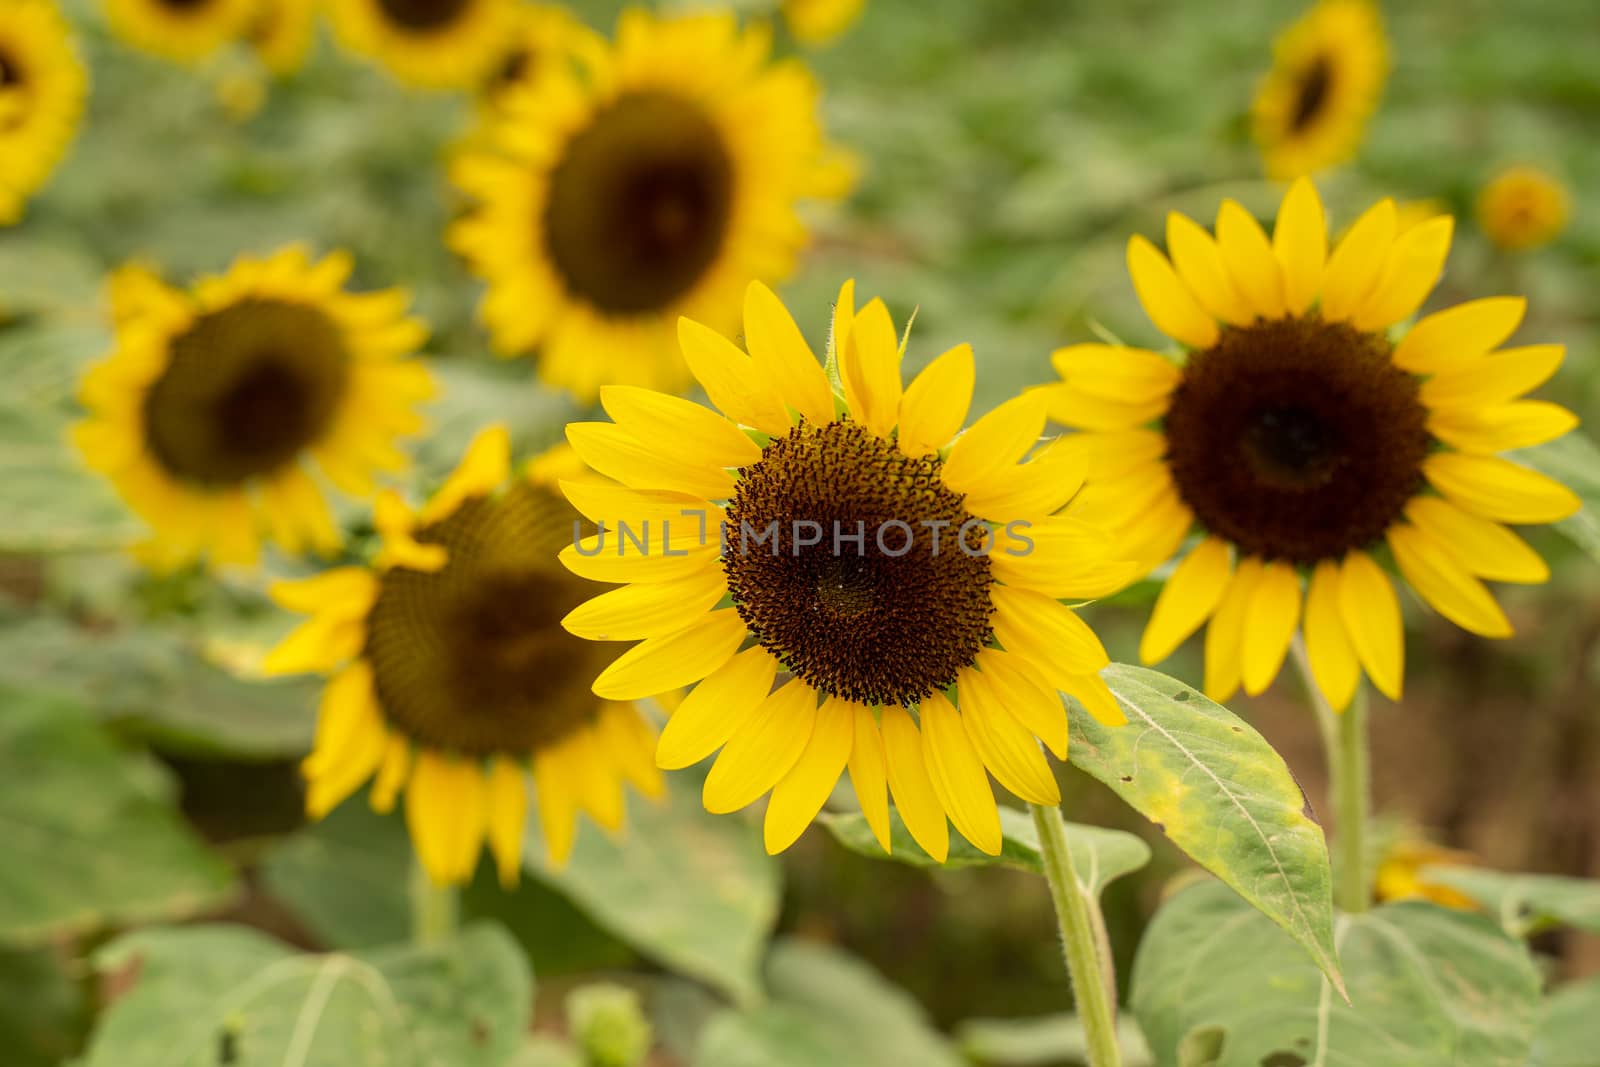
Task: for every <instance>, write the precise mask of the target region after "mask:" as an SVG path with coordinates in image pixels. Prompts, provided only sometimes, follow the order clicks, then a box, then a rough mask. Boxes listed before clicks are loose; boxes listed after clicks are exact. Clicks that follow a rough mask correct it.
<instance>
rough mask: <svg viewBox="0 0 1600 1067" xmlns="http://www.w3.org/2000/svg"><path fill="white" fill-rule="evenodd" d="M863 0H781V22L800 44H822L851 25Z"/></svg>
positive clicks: (862, 7)
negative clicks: (783, 22) (785, 23)
mask: <svg viewBox="0 0 1600 1067" xmlns="http://www.w3.org/2000/svg"><path fill="white" fill-rule="evenodd" d="M866 6H867V0H783V19H784V21H785V22H787V23H788V24H789V32H790V33H792V34H794V39H795V40H797V41H799V42H801V43H802V44H809V45H822V44H827V43H828V42H829V41H832V40H833V39H834V38H835V37H838V36H839V35H840V34H842V33H843V32H844V31H845V30H848V29H849V28H850V27H851V26H852V25H854V23H855V21H856V19H858V18H860V17H861V12H862V11H863V10H865V9H866Z"/></svg>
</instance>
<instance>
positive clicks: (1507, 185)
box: [1478, 165, 1570, 252]
mask: <svg viewBox="0 0 1600 1067" xmlns="http://www.w3.org/2000/svg"><path fill="white" fill-rule="evenodd" d="M1569 210H1570V203H1569V197H1568V195H1567V188H1566V186H1564V185H1562V184H1561V182H1559V181H1557V180H1556V178H1555V177H1554V176H1553V175H1551V174H1549V173H1547V172H1545V171H1543V170H1540V169H1539V168H1538V167H1530V166H1526V165H1524V166H1518V167H1511V168H1508V169H1507V170H1504V171H1502V172H1500V173H1499V174H1498V175H1496V176H1495V178H1494V180H1493V181H1491V182H1489V184H1488V185H1485V186H1484V187H1483V192H1482V193H1480V194H1479V195H1478V225H1479V226H1481V227H1482V228H1483V232H1484V233H1485V234H1486V235H1488V238H1489V240H1491V241H1493V242H1494V243H1495V244H1496V245H1498V246H1500V247H1501V248H1504V249H1506V250H1508V251H1512V252H1521V251H1525V250H1526V249H1529V248H1537V247H1539V246H1540V245H1543V244H1549V243H1550V242H1551V241H1553V240H1555V238H1556V236H1557V235H1558V234H1559V233H1560V232H1561V230H1562V228H1563V227H1564V226H1566V224H1567V215H1568V212H1569Z"/></svg>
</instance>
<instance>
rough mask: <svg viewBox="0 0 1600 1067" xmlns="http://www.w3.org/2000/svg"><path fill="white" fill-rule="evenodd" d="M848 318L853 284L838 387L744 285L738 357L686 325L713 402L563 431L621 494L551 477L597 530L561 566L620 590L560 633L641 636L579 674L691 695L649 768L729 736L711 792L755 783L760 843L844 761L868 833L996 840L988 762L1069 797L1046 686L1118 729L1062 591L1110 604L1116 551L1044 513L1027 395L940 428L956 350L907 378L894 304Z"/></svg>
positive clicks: (804, 815) (615, 392) (1051, 489)
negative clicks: (955, 833)
mask: <svg viewBox="0 0 1600 1067" xmlns="http://www.w3.org/2000/svg"><path fill="white" fill-rule="evenodd" d="M854 309H855V304H854V290H853V286H852V285H851V284H850V283H846V285H845V286H844V290H843V291H842V292H841V293H840V294H839V303H838V306H837V308H836V310H835V316H834V320H833V331H832V341H831V345H830V348H831V350H832V352H834V353H836V354H837V357H838V359H837V367H838V371H839V379H840V381H841V388H842V393H843V396H842V397H839V396H836V395H835V390H834V387H833V385H832V384H830V381H829V378H828V375H827V374H826V372H825V371H824V369H823V367H822V365H821V364H819V363H818V362H817V359H816V357H815V356H814V355H813V354H812V352H811V349H810V348H809V347H808V346H807V344H806V342H805V339H804V338H803V337H802V336H801V333H800V331H799V329H798V328H797V327H796V326H795V323H794V320H793V319H792V318H790V316H789V313H788V311H787V310H785V308H784V306H783V305H782V304H781V303H780V302H779V300H778V298H777V297H776V296H774V295H773V293H772V291H771V290H769V289H767V288H766V287H765V286H763V285H761V284H760V283H752V284H751V285H750V287H749V290H748V293H747V296H746V299H745V309H744V337H745V340H746V344H747V345H748V347H749V355H746V353H745V352H744V351H743V350H741V349H739V348H738V347H736V346H735V345H734V344H733V343H732V342H730V341H728V340H725V339H724V338H723V337H722V336H721V335H720V334H718V333H716V332H715V331H713V330H711V329H709V328H707V327H705V326H703V325H700V324H699V323H696V322H693V321H691V320H688V319H685V320H683V322H682V324H681V327H680V334H681V340H682V345H683V354H684V357H685V358H686V359H687V361H688V364H689V368H690V370H691V371H692V372H693V374H694V376H695V378H696V379H698V381H699V382H700V384H701V385H702V386H703V387H704V388H705V390H706V393H707V394H708V395H709V396H710V398H711V402H712V403H714V404H715V405H716V406H717V407H718V408H719V409H721V414H718V413H717V412H716V411H712V410H709V409H708V408H706V407H703V406H701V405H699V404H696V403H692V402H690V401H688V400H681V399H677V398H675V397H671V396H667V395H665V394H662V393H657V392H652V391H650V390H646V389H641V388H638V387H633V386H608V387H606V388H605V389H602V390H601V393H600V401H601V403H602V404H603V405H604V407H605V410H606V411H607V413H608V414H610V416H611V417H612V419H614V420H615V421H614V422H592V423H574V424H572V425H569V426H568V427H567V437H568V440H569V441H571V443H572V445H573V447H574V448H575V449H576V450H577V452H578V454H579V456H581V457H582V458H583V459H584V460H585V461H587V462H588V464H589V465H590V466H591V467H592V468H593V469H594V470H595V471H597V472H599V473H600V474H602V475H605V476H606V477H609V478H612V479H615V480H616V482H618V483H620V484H618V485H614V486H597V485H592V484H579V483H574V482H567V483H563V488H564V489H565V490H566V492H567V498H568V499H569V500H571V501H572V502H573V504H574V505H575V506H576V507H577V509H578V510H579V511H580V512H582V513H583V514H584V515H585V516H586V517H588V518H589V519H591V520H593V521H595V522H596V523H599V524H601V532H600V533H599V534H596V535H594V536H591V537H589V538H587V539H585V540H583V541H581V542H579V543H577V544H574V545H571V546H569V547H568V548H566V549H565V550H564V551H563V552H562V554H561V558H562V561H563V562H564V563H566V565H567V566H568V567H569V568H570V569H572V571H573V572H574V573H576V574H580V575H582V576H584V577H586V578H592V579H595V580H597V581H603V582H613V583H627V584H625V585H624V586H623V588H620V589H616V590H613V591H611V592H608V593H606V594H604V595H603V596H600V597H597V598H595V599H594V600H591V601H589V602H588V603H586V604H584V605H583V606H582V607H580V608H578V609H577V610H575V611H573V612H572V613H571V614H570V615H568V616H567V617H566V619H565V620H564V625H565V626H566V627H567V629H569V630H571V631H572V632H573V633H575V634H577V635H579V636H580V637H587V638H590V639H593V640H596V641H638V642H639V643H638V644H636V645H634V646H633V647H632V648H631V649H629V650H628V651H626V652H624V653H623V654H622V656H621V657H620V658H618V659H616V661H615V662H613V663H612V664H611V665H610V666H609V667H607V668H606V670H605V671H604V672H603V673H602V674H601V675H600V676H599V678H598V679H597V680H596V681H595V683H594V691H595V692H596V693H597V694H599V695H600V696H602V697H606V698H609V699H613V700H627V699H632V698H634V697H638V696H642V695H645V694H647V693H654V692H660V691H663V690H668V689H673V688H676V687H681V686H688V685H694V686H695V688H694V689H693V691H692V692H690V693H689V694H688V695H687V696H686V697H685V698H684V700H683V702H682V704H681V705H679V707H678V708H677V709H676V710H675V711H674V712H673V714H672V717H671V719H670V720H669V721H668V722H667V725H666V728H665V730H664V731H663V732H662V735H661V742H660V745H659V747H658V748H657V750H656V761H657V763H658V764H660V765H661V766H662V767H664V768H668V769H674V768H680V767H686V766H688V765H690V764H692V763H696V762H698V761H699V760H702V759H704V758H706V757H707V756H709V755H711V754H712V753H713V752H716V751H717V750H718V749H721V754H720V755H719V756H718V757H717V760H716V762H715V763H714V764H713V765H712V767H711V771H710V774H709V775H708V777H707V778H706V782H705V790H704V799H705V805H706V808H707V809H708V810H710V811H713V812H719V813H720V812H731V811H735V810H737V809H740V808H743V807H745V806H746V805H748V804H751V803H753V802H754V801H756V800H757V799H759V798H760V797H761V796H762V795H763V794H765V793H767V792H769V791H770V792H771V794H772V798H771V801H770V803H769V804H768V806H767V813H766V844H767V848H768V850H769V851H772V852H777V851H780V850H782V849H784V848H787V847H788V846H789V844H790V843H791V842H793V841H794V840H795V838H797V837H798V836H799V835H800V833H801V832H802V831H803V830H804V829H805V827H806V826H807V824H809V823H810V821H811V819H812V818H813V817H814V816H815V815H816V813H817V811H818V810H819V809H820V808H821V807H822V804H823V801H824V800H825V799H826V798H827V797H828V795H829V793H830V792H831V790H832V789H833V786H834V784H835V782H836V781H837V780H838V778H839V776H840V774H841V772H843V771H844V769H845V768H846V767H848V768H849V771H850V777H851V781H852V782H853V784H854V786H855V790H856V796H857V798H858V799H859V801H860V804H861V810H862V811H863V812H864V813H865V815H866V818H867V820H868V822H869V824H870V825H871V827H872V829H873V832H874V833H875V834H876V835H877V838H878V840H879V841H880V842H881V843H882V844H883V846H884V848H885V849H887V848H888V847H889V837H888V832H889V821H888V819H889V814H888V812H889V809H888V796H889V795H890V794H892V795H893V797H894V800H895V803H896V805H897V806H898V808H899V810H900V814H901V817H902V818H903V819H904V821H905V824H906V826H907V827H908V828H909V829H910V831H911V833H912V835H913V836H914V838H915V839H916V840H917V842H918V843H919V844H920V845H921V846H922V847H923V848H924V849H925V850H927V852H928V853H929V855H931V856H933V857H934V858H935V859H939V860H943V858H944V857H945V856H946V854H947V850H948V846H949V839H948V836H947V834H948V831H947V827H946V822H945V818H946V816H947V815H948V816H949V818H950V820H951V821H952V822H954V823H955V825H956V828H957V829H958V830H959V831H960V832H961V833H962V834H963V835H964V836H965V837H967V839H968V840H970V841H971V842H972V843H973V844H974V845H976V846H977V847H978V848H980V849H983V850H984V851H985V852H989V853H996V852H998V851H999V849H1000V823H999V817H998V814H997V809H996V806H995V799H994V795H993V793H992V792H991V791H990V786H989V781H988V778H987V776H986V775H985V768H987V770H988V771H989V772H990V773H992V774H993V775H994V776H995V778H996V779H997V780H998V781H999V782H1000V783H1001V784H1002V785H1004V786H1005V787H1006V788H1007V789H1009V790H1011V791H1012V792H1013V793H1015V794H1016V795H1017V796H1019V797H1021V798H1023V799H1024V800H1028V801H1031V802H1034V803H1038V804H1058V803H1060V794H1059V793H1058V791H1057V788H1056V781H1055V777H1054V775H1053V773H1052V772H1051V769H1050V766H1049V764H1048V763H1047V762H1046V760H1045V757H1044V754H1043V753H1042V752H1041V751H1040V748H1039V745H1038V741H1043V742H1044V744H1045V746H1046V747H1047V748H1049V750H1050V751H1051V752H1053V753H1055V755H1056V756H1058V757H1060V756H1063V755H1064V754H1065V752H1066V747H1067V717H1066V713H1065V710H1064V708H1063V706H1062V702H1061V697H1060V695H1059V693H1058V692H1057V691H1058V690H1064V691H1066V692H1068V693H1070V694H1072V695H1073V696H1075V697H1077V698H1078V699H1079V700H1080V701H1082V702H1083V703H1084V705H1085V706H1086V707H1087V708H1088V709H1089V710H1090V711H1091V712H1092V713H1093V714H1095V715H1096V716H1097V717H1099V718H1101V719H1103V720H1105V721H1107V722H1111V723H1120V722H1122V721H1123V714H1122V711H1121V709H1120V707H1119V706H1118V704H1117V701H1116V699H1115V698H1114V697H1113V696H1112V695H1111V692H1110V690H1109V689H1107V687H1106V685H1105V683H1104V682H1103V681H1102V680H1101V679H1100V677H1099V671H1100V670H1101V668H1103V667H1104V666H1105V665H1106V663H1107V659H1106V654H1105V651H1104V649H1103V648H1102V647H1101V644H1100V641H1099V639H1098V638H1097V637H1096V636H1095V634H1094V633H1093V632H1092V631H1091V630H1090V629H1089V627H1088V626H1087V625H1086V624H1085V623H1084V622H1083V621H1082V620H1080V619H1079V618H1078V616H1077V615H1076V614H1074V613H1073V611H1072V610H1071V609H1070V608H1069V607H1068V606H1067V605H1065V604H1063V603H1062V600H1063V599H1072V600H1082V599H1084V598H1088V597H1095V596H1101V595H1104V594H1106V593H1107V592H1109V591H1111V590H1114V589H1116V588H1118V587H1120V586H1121V585H1122V584H1124V583H1125V582H1126V581H1127V580H1128V579H1129V578H1130V577H1131V575H1132V567H1131V565H1129V564H1125V563H1120V562H1116V561H1115V560H1113V559H1112V558H1111V557H1112V555H1113V546H1112V542H1111V540H1110V539H1109V538H1108V537H1107V536H1106V535H1105V534H1103V533H1101V532H1100V531H1099V530H1097V529H1095V528H1093V527H1090V526H1087V525H1085V524H1084V523H1082V522H1081V521H1079V520H1078V519H1077V518H1075V517H1072V516H1070V515H1062V514H1058V513H1059V512H1061V510H1062V508H1063V507H1064V506H1065V505H1066V504H1067V503H1068V502H1069V501H1070V500H1071V499H1072V498H1073V496H1074V495H1075V494H1076V493H1077V491H1078V488H1079V486H1080V485H1081V483H1082V480H1083V461H1082V458H1081V456H1080V455H1079V454H1078V452H1077V451H1076V450H1072V449H1066V448H1059V447H1052V446H1051V445H1048V444H1047V445H1045V446H1044V447H1042V448H1039V449H1038V450H1037V451H1036V450H1035V445H1037V444H1038V440H1039V435H1040V433H1041V432H1042V431H1043V429H1044V422H1045V406H1044V403H1043V399H1042V398H1041V397H1038V396H1032V395H1030V396H1024V397H1021V398H1018V399H1015V400H1012V401H1010V402H1008V403H1005V404H1002V405H1001V406H1000V407H998V408H996V409H995V410H994V411H993V412H991V413H990V414H988V415H986V416H984V417H983V418H982V419H980V420H978V422H977V423H976V424H974V425H973V427H972V428H971V429H970V430H968V431H967V432H966V433H964V434H961V435H960V436H957V433H958V431H959V430H960V428H961V426H962V424H963V422H964V421H965V419H966V415H967V409H968V406H969V404H970V402H971V398H972V387H973V377H974V369H973V356H972V348H971V346H970V345H960V346H958V347H956V348H953V349H951V350H950V351H948V352H946V353H944V354H943V355H941V356H939V357H938V358H937V359H935V360H934V361H933V362H932V363H931V364H929V366H928V368H927V369H926V370H924V371H923V372H922V373H921V374H920V375H918V376H917V378H916V380H915V381H913V382H912V383H911V385H910V386H909V387H902V385H901V374H900V361H901V353H902V349H901V343H900V338H899V336H898V335H897V334H896V332H895V327H894V324H893V323H892V322H891V321H890V318H889V312H888V310H887V309H886V308H885V307H884V305H883V302H882V301H880V300H873V301H872V302H871V303H869V304H867V305H866V306H865V307H864V308H862V309H861V310H860V311H856V310H854ZM1030 452H1031V453H1034V454H1033V456H1032V458H1031V459H1029V460H1028V462H1026V463H1020V462H1019V461H1020V460H1022V459H1023V457H1024V456H1027V455H1028V454H1029V453H1030ZM719 530H720V531H721V533H720V535H719V533H718V531H719ZM775 682H777V683H778V685H777V688H776V689H774V683H775ZM819 705H820V706H819ZM913 713H915V714H916V715H917V721H914V720H913V718H912V714H913ZM919 722H920V728H919Z"/></svg>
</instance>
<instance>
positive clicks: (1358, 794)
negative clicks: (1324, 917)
mask: <svg viewBox="0 0 1600 1067" xmlns="http://www.w3.org/2000/svg"><path fill="white" fill-rule="evenodd" d="M1294 661H1295V665H1296V666H1298V667H1299V668H1300V677H1301V679H1302V680H1303V681H1304V682H1305V686H1306V692H1307V693H1309V694H1310V696H1311V705H1312V707H1313V708H1315V709H1316V713H1317V725H1318V727H1319V728H1320V729H1321V731H1322V748H1323V751H1324V752H1325V753H1326V754H1327V760H1328V789H1329V791H1330V792H1331V793H1332V795H1333V812H1334V819H1335V823H1334V825H1335V827H1336V828H1337V830H1338V832H1337V833H1336V834H1335V835H1334V838H1333V846H1334V863H1333V873H1334V883H1333V901H1334V903H1335V904H1337V905H1338V906H1339V907H1340V908H1341V909H1343V910H1344V911H1347V912H1360V911H1366V910H1367V909H1368V908H1370V907H1372V877H1371V872H1369V871H1368V869H1367V829H1368V825H1369V823H1370V822H1371V820H1372V771H1371V756H1370V752H1369V745H1368V741H1367V688H1366V686H1365V685H1358V686H1357V687H1356V695H1355V696H1354V697H1353V698H1352V699H1351V701H1350V706H1349V707H1348V708H1346V709H1345V710H1344V711H1342V712H1340V711H1334V710H1333V708H1332V707H1331V706H1330V705H1329V704H1328V701H1327V698H1325V697H1324V696H1323V695H1322V690H1321V689H1319V688H1318V687H1317V681H1316V679H1315V678H1314V677H1312V675H1311V660H1310V658H1309V657H1308V656H1307V655H1306V646H1305V642H1304V641H1302V640H1301V638H1300V636H1299V635H1298V634H1297V635H1295V639H1294Z"/></svg>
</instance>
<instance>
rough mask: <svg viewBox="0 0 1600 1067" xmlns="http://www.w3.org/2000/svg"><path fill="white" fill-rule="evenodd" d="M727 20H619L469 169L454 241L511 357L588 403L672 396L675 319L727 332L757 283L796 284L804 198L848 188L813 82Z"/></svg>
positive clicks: (475, 152) (499, 345)
mask: <svg viewBox="0 0 1600 1067" xmlns="http://www.w3.org/2000/svg"><path fill="white" fill-rule="evenodd" d="M768 47H769V36H768V34H767V32H766V31H765V30H763V29H750V30H745V31H743V32H741V31H740V30H739V29H738V27H737V25H736V23H735V21H734V19H733V16H731V15H706V16H698V17H687V18H680V19H672V20H658V19H657V18H656V17H655V16H653V15H650V14H647V13H645V12H641V11H630V12H627V13H625V14H624V15H623V17H622V20H621V23H620V25H619V27H618V30H617V41H616V43H615V45H614V46H612V47H609V48H607V49H605V50H604V51H603V52H602V53H600V54H598V55H596V56H595V57H593V63H592V68H593V69H592V70H591V71H590V76H589V77H587V78H583V77H580V75H579V74H578V73H577V72H576V71H573V70H569V69H565V68H557V69H556V70H554V71H553V72H552V76H551V77H549V78H546V79H544V80H543V81H541V82H540V83H538V84H537V85H536V86H534V87H532V89H531V91H529V92H527V93H522V94H518V95H517V96H516V99H515V101H514V106H513V108H512V109H511V111H510V112H509V113H508V114H507V115H505V117H504V118H502V119H501V120H500V121H498V122H497V123H495V124H494V127H493V129H492V131H491V134H490V136H489V138H488V143H487V144H486V145H480V146H478V147H477V148H474V149H472V150H470V151H468V152H466V153H464V154H462V156H461V157H460V158H459V159H458V161H457V163H456V166H455V167H454V168H453V175H454V179H455V181H456V184H457V185H459V186H460V187H461V189H462V190H464V191H465V192H466V193H467V194H468V195H470V196H472V197H474V198H475V199H476V200H477V201H479V204H478V206H477V207H476V209H475V210H473V211H472V212H471V213H470V214H469V215H468V216H467V217H466V218H464V219H462V220H461V221H459V222H458V223H456V225H455V226H454V227H453V228H452V229H451V233H450V242H451V244H452V245H453V246H454V247H455V249H456V250H457V251H458V252H460V253H461V254H462V255H463V256H465V257H466V259H467V260H468V262H469V263H470V264H471V266H472V268H473V270H474V271H476V272H477V273H478V274H480V275H481V276H483V277H484V278H485V279H486V280H487V281H488V283H489V292H488V295H487V297H486V299H485V301H484V304H483V309H482V315H483V318H484V320H485V321H486V322H487V323H488V326H489V329H490V331H491V334H492V336H493V340H494V344H495V347H496V349H497V350H498V351H500V352H501V353H503V354H506V355H517V354H521V353H527V352H530V351H532V350H534V349H536V348H537V349H539V350H540V360H539V368H540V374H541V376H542V377H543V378H544V380H546V381H547V382H550V383H551V384H553V385H557V386H562V387H565V388H568V389H571V390H572V391H573V392H575V393H577V394H578V395H579V396H580V397H583V398H586V399H592V398H593V397H594V396H595V394H596V391H597V390H598V389H599V387H600V386H601V385H604V384H607V383H612V382H620V383H627V384H635V385H646V386H651V387H658V388H662V389H667V390H671V391H677V390H679V389H681V388H682V387H683V386H684V385H686V384H687V381H688V375H687V372H686V371H685V369H684V366H683V360H682V357H681V356H680V355H679V353H678V352H677V349H676V346H675V344H674V340H673V331H674V330H675V329H676V328H677V326H676V324H677V321H678V318H679V317H680V316H684V315H687V316H689V317H691V318H694V319H697V320H700V321H706V322H710V323H712V324H714V325H716V326H718V327H719V328H726V327H731V326H732V325H733V324H734V323H736V322H737V319H738V308H739V297H740V293H741V292H742V291H743V288H744V285H745V284H746V283H747V282H748V281H749V280H750V279H751V278H767V279H770V278H776V277H779V276H781V275H784V274H787V273H788V272H789V270H790V269H791V268H792V266H793V262H794V258H795V254H796V252H797V251H798V250H799V248H800V246H801V245H802V244H803V242H804V241H805V238H806V229H805V227H804V226H803V225H802V224H801V222H800V221H799V219H798V218H797V217H796V215H795V204H796V201H797V200H798V199H799V198H801V197H802V196H808V195H809V196H821V195H827V196H836V195H840V194H841V193H842V192H843V191H844V188H845V186H846V185H847V184H848V175H847V174H845V173H844V169H843V168H842V167H841V165H839V164H838V163H837V162H831V163H830V157H829V156H828V155H827V151H826V148H825V145H824V143H823V140H822V133H821V129H820V128H819V126H818V123H817V114H816V113H817V88H816V85H815V83H814V82H813V81H812V79H811V77H810V75H809V74H807V73H806V71H805V69H804V68H803V67H801V66H800V65H799V64H798V63H796V62H794V61H792V60H790V61H783V62H778V63H771V64H769V63H767V62H766V59H767V52H768Z"/></svg>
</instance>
